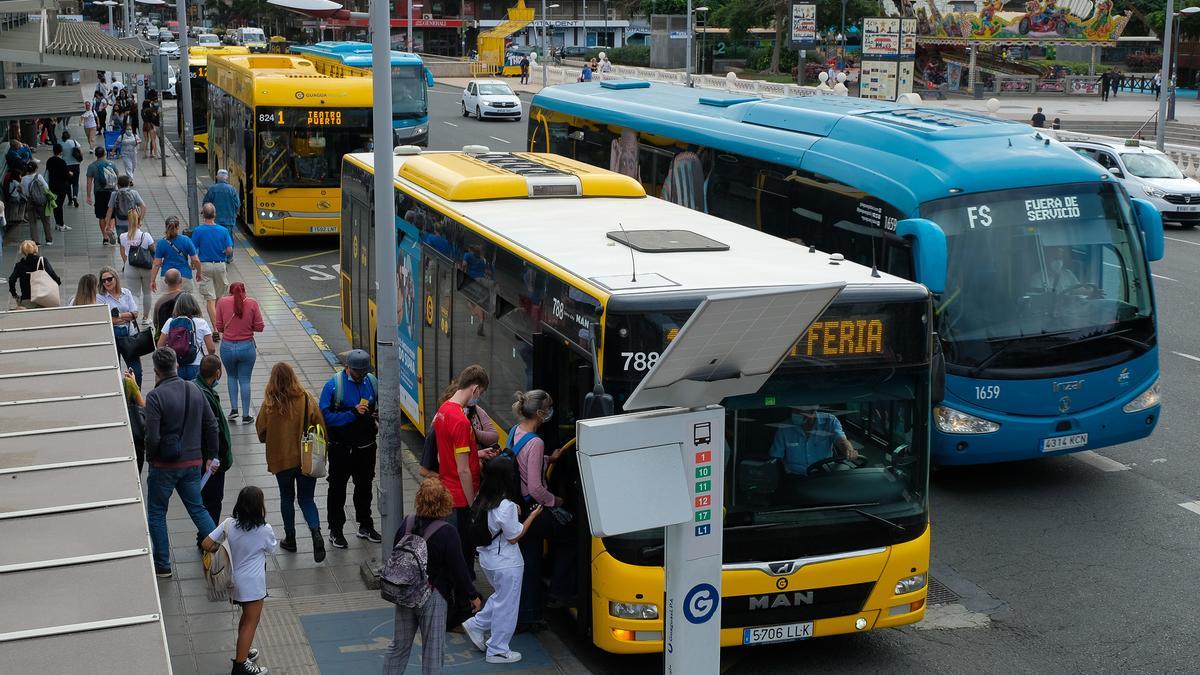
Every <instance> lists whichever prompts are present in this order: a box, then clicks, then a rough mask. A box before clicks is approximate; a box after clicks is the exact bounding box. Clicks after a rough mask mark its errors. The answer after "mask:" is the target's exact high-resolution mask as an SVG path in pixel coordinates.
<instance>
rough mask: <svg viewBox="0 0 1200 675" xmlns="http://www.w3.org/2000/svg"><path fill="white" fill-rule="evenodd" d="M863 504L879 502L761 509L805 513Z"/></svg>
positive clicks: (769, 511) (771, 511)
mask: <svg viewBox="0 0 1200 675" xmlns="http://www.w3.org/2000/svg"><path fill="white" fill-rule="evenodd" d="M862 506H879V502H863V503H861V504H830V505H828V506H796V507H784V508H780V509H768V510H766V511H759V513H762V514H768V513H805V512H809V511H837V510H838V509H856V508H859V507H862Z"/></svg>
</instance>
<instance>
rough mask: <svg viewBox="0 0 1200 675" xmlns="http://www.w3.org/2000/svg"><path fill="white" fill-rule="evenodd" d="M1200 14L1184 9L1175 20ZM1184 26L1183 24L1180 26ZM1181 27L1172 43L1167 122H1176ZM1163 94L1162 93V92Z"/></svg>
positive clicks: (1176, 30) (1193, 10)
mask: <svg viewBox="0 0 1200 675" xmlns="http://www.w3.org/2000/svg"><path fill="white" fill-rule="evenodd" d="M1197 13H1200V7H1184V8H1183V9H1181V10H1179V11H1178V12H1176V13H1175V18H1177V19H1182V18H1184V17H1189V16H1194V15H1195V14H1197ZM1180 25H1182V24H1180ZM1180 32H1181V31H1180V30H1179V26H1176V28H1175V34H1174V40H1173V41H1172V43H1171V45H1172V46H1171V79H1170V80H1168V82H1167V91H1169V92H1170V99H1168V100H1167V120H1168V121H1171V122H1174V121H1175V87H1176V80H1177V79H1178V78H1179V33H1180ZM1160 94H1161V92H1160Z"/></svg>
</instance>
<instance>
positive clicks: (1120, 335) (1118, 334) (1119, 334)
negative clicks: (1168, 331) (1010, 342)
mask: <svg viewBox="0 0 1200 675" xmlns="http://www.w3.org/2000/svg"><path fill="white" fill-rule="evenodd" d="M1130 330H1132V329H1131V328H1122V329H1121V330H1114V331H1111V332H1109V333H1096V334H1095V335H1089V336H1087V337H1085V338H1079V339H1078V340H1071V341H1069V342H1063V343H1061V344H1057V345H1051V346H1050V349H1058V348H1059V347H1065V346H1067V345H1077V344H1083V343H1084V342H1094V341H1095V340H1101V339H1104V338H1110V337H1111V338H1116V339H1118V340H1121V341H1123V342H1128V343H1129V344H1131V345H1135V346H1137V347H1139V348H1140V349H1141V350H1142V351H1146V352H1148V351H1150V345H1149V344H1147V343H1145V342H1142V341H1141V340H1137V339H1134V338H1131V337H1129V336H1128V335H1125V333H1128V332H1129V331H1130Z"/></svg>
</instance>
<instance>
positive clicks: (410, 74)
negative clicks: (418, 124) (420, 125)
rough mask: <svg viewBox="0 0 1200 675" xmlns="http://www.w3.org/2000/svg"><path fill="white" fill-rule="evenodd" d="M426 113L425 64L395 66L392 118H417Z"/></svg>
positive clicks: (393, 73)
mask: <svg viewBox="0 0 1200 675" xmlns="http://www.w3.org/2000/svg"><path fill="white" fill-rule="evenodd" d="M425 114H426V103H425V69H424V66H393V67H392V119H395V120H403V119H416V118H420V117H424V116H425Z"/></svg>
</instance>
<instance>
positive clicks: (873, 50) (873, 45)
mask: <svg viewBox="0 0 1200 675" xmlns="http://www.w3.org/2000/svg"><path fill="white" fill-rule="evenodd" d="M862 44H863V46H862V51H863V56H896V55H897V54H899V52H900V19H889V18H886V17H867V18H864V19H863V43H862ZM915 44H916V43H915V42H914V49H915Z"/></svg>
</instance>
